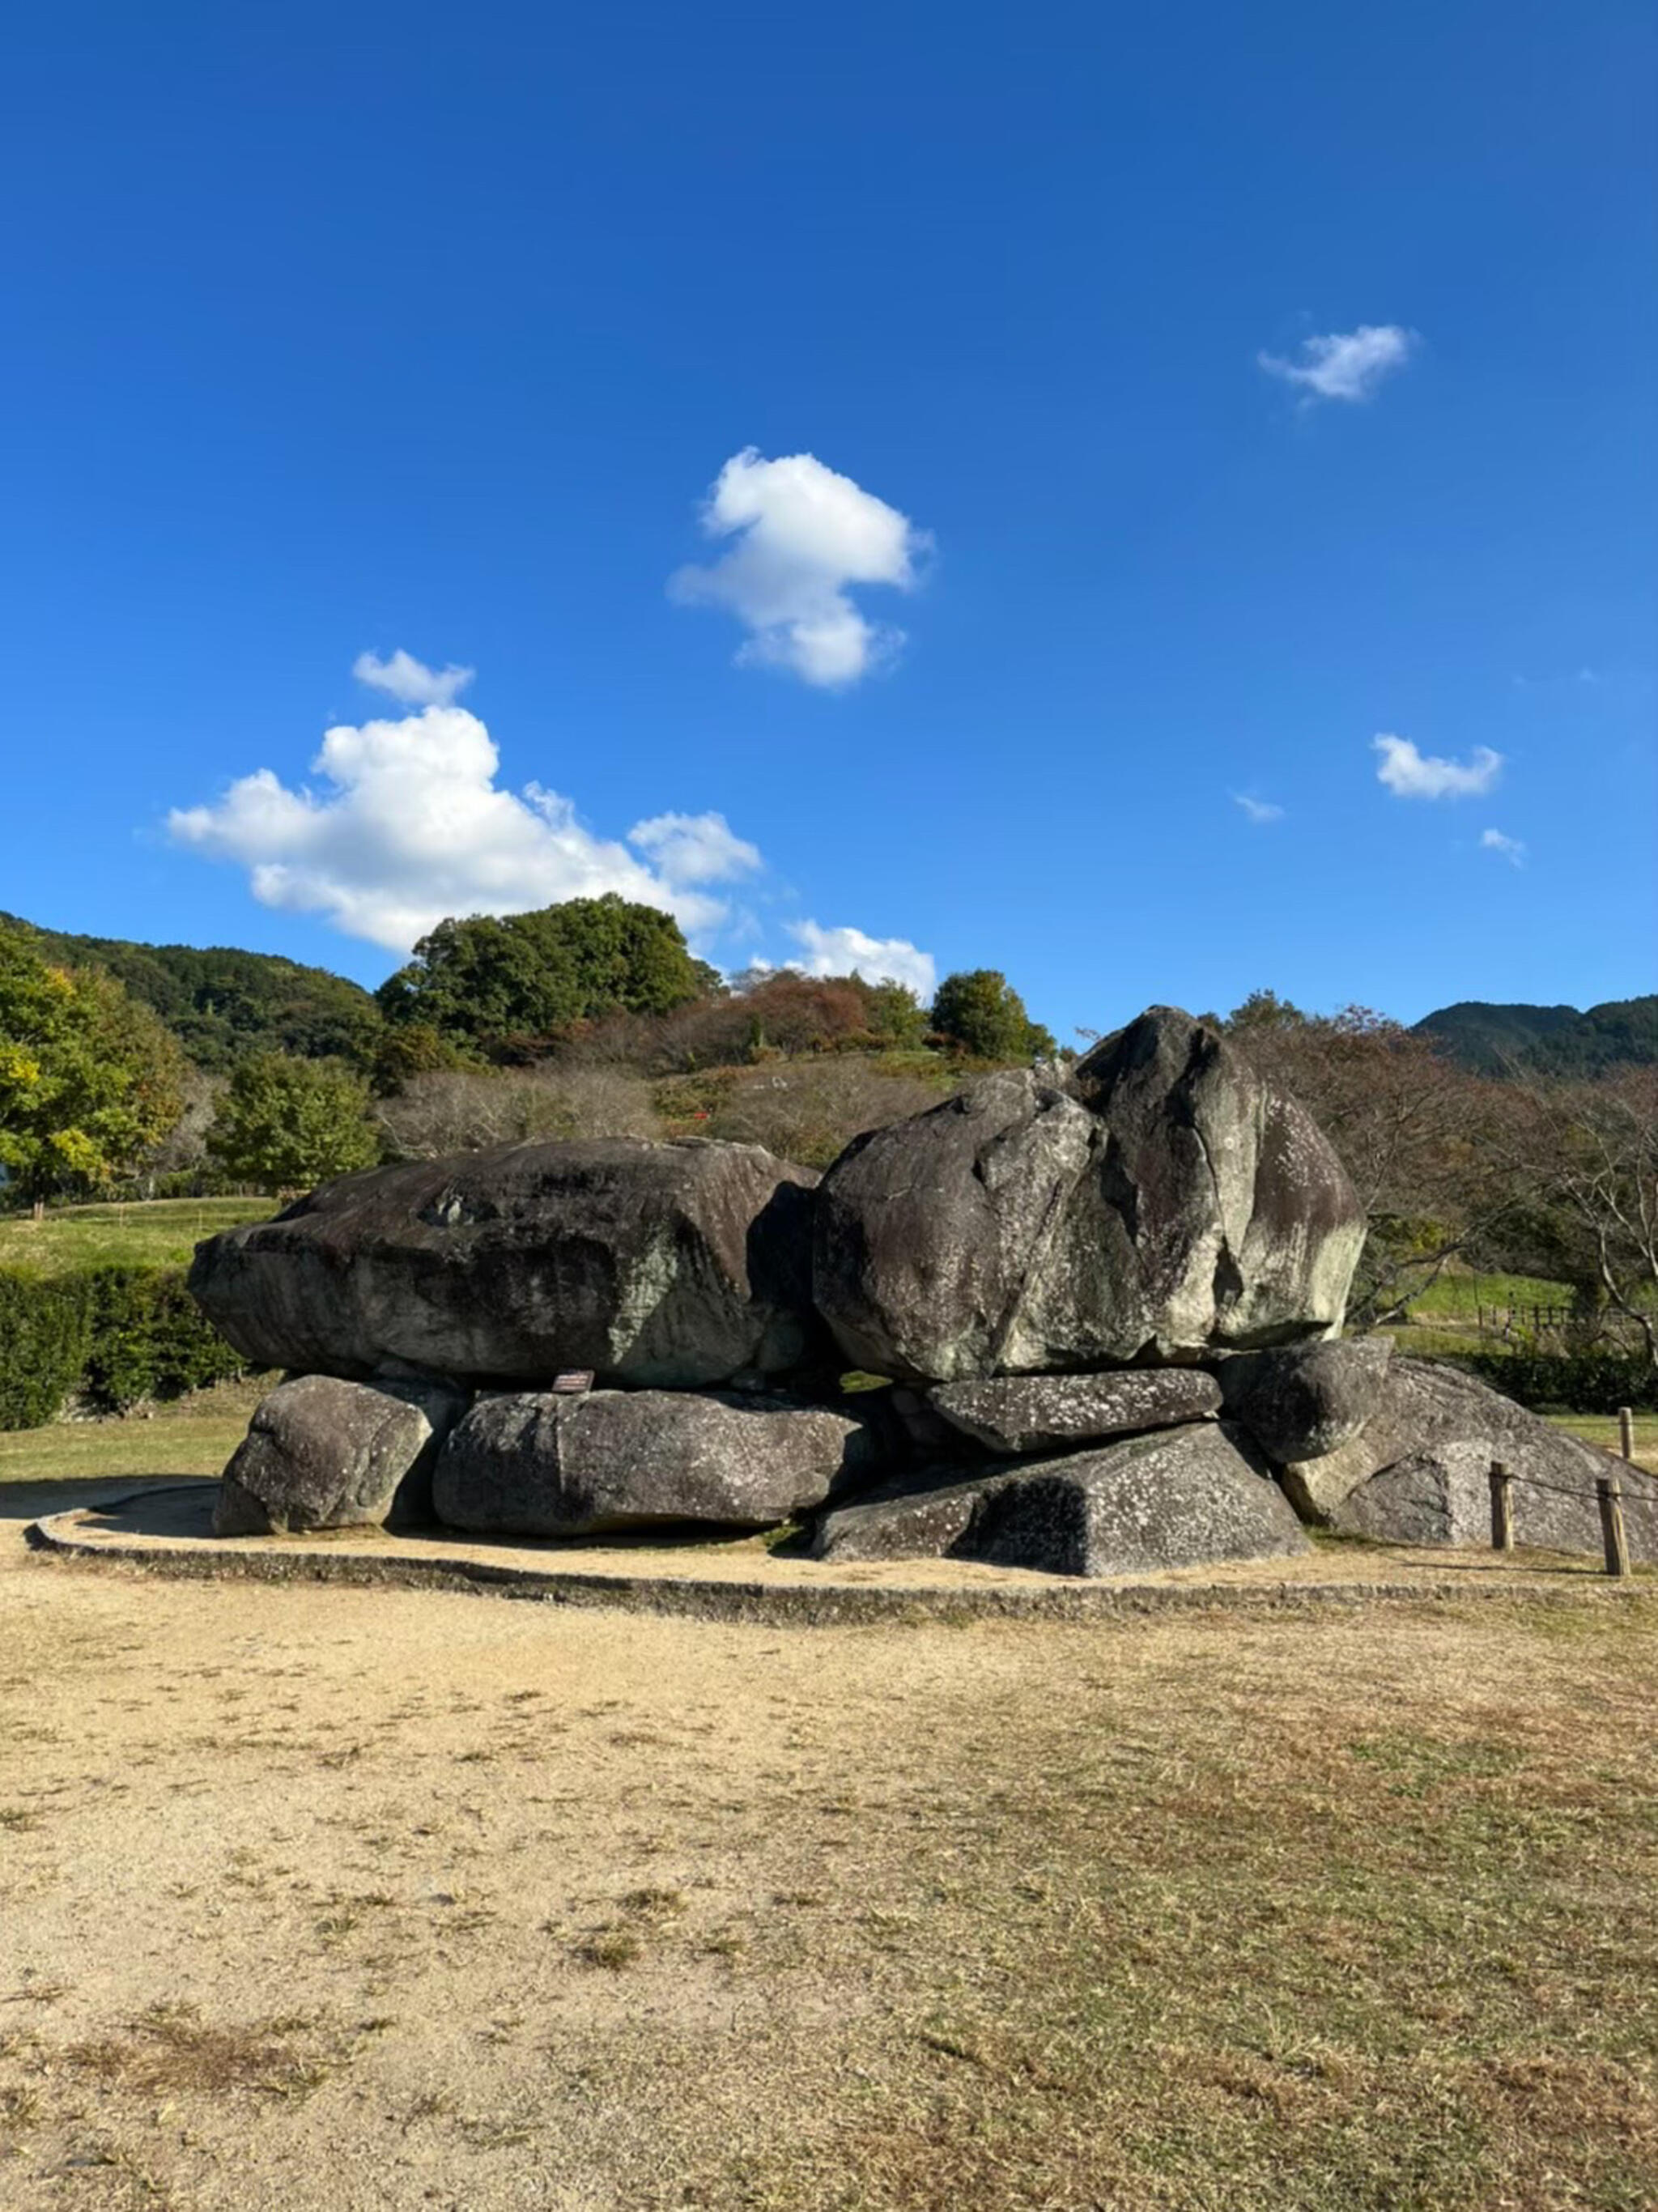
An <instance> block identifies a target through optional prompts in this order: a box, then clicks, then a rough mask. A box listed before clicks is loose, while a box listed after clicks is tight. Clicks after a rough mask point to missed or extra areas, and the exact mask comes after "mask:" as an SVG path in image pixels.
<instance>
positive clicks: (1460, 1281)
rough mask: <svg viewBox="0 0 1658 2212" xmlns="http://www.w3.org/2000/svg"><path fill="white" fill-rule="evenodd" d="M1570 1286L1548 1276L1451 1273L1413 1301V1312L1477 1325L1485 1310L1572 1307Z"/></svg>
mask: <svg viewBox="0 0 1658 2212" xmlns="http://www.w3.org/2000/svg"><path fill="white" fill-rule="evenodd" d="M1571 1302H1572V1291H1571V1285H1570V1283H1555V1282H1551V1281H1550V1280H1549V1279H1548V1278H1547V1277H1546V1276H1544V1275H1479V1274H1463V1273H1454V1272H1453V1271H1452V1270H1450V1269H1447V1270H1446V1272H1445V1273H1443V1274H1442V1276H1441V1277H1440V1278H1439V1279H1438V1281H1437V1282H1436V1283H1433V1284H1430V1285H1429V1287H1428V1288H1427V1289H1426V1290H1425V1291H1422V1292H1421V1293H1420V1294H1419V1295H1418V1297H1413V1298H1412V1300H1411V1302H1410V1303H1411V1311H1412V1313H1413V1314H1421V1315H1424V1316H1428V1317H1430V1318H1432V1319H1436V1320H1457V1321H1473V1318H1474V1316H1475V1315H1476V1314H1477V1312H1478V1311H1479V1308H1480V1307H1481V1306H1569V1305H1570V1304H1571Z"/></svg>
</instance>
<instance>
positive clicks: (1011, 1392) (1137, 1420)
mask: <svg viewBox="0 0 1658 2212" xmlns="http://www.w3.org/2000/svg"><path fill="white" fill-rule="evenodd" d="M929 1401H930V1403H931V1404H932V1406H933V1407H935V1408H936V1409H937V1410H938V1412H939V1413H942V1414H943V1415H944V1419H946V1420H947V1421H949V1422H950V1423H951V1424H953V1425H954V1426H955V1427H957V1428H958V1429H960V1430H961V1431H963V1433H964V1434H965V1435H967V1436H969V1437H974V1438H975V1439H976V1440H977V1442H979V1443H982V1444H985V1445H987V1446H988V1447H989V1449H991V1450H992V1451H995V1452H1002V1453H1013V1454H1018V1453H1022V1452H1023V1453H1029V1452H1041V1451H1057V1450H1060V1449H1063V1448H1064V1447H1065V1446H1066V1444H1074V1443H1087V1442H1088V1441H1089V1440H1090V1438H1092V1437H1110V1436H1132V1435H1134V1434H1136V1433H1137V1432H1138V1431H1141V1430H1144V1429H1166V1428H1175V1427H1178V1426H1179V1425H1181V1424H1182V1423H1185V1422H1187V1421H1200V1420H1203V1419H1206V1418H1208V1417H1209V1416H1210V1415H1212V1414H1215V1413H1219V1411H1220V1406H1221V1388H1220V1384H1219V1383H1217V1381H1216V1380H1215V1378H1214V1376H1212V1375H1208V1374H1206V1373H1205V1372H1204V1370H1202V1369H1201V1368H1200V1367H1140V1368H1134V1369H1132V1370H1126V1371H1123V1372H1120V1373H1117V1374H1103V1375H995V1376H987V1377H986V1378H985V1380H984V1381H982V1382H979V1383H939V1384H938V1386H937V1387H936V1388H935V1389H933V1390H932V1391H931V1392H930V1393H929Z"/></svg>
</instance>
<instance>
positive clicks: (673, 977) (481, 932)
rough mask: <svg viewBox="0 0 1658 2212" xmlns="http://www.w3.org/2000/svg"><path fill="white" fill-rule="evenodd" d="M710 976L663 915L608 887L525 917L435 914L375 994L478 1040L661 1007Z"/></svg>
mask: <svg viewBox="0 0 1658 2212" xmlns="http://www.w3.org/2000/svg"><path fill="white" fill-rule="evenodd" d="M718 982H719V978H718V977H717V976H716V975H714V970H713V969H710V968H708V966H706V965H705V963H703V962H701V961H700V960H696V959H694V958H693V957H691V954H690V951H689V949H688V947H687V945H686V943H685V940H684V938H683V936H682V935H681V933H680V929H679V925H678V923H677V921H675V920H674V919H673V917H672V915H666V914H661V913H659V912H658V910H657V909H656V908H654V907H649V906H641V905H638V904H636V903H635V902H632V901H629V900H628V899H624V898H622V897H620V896H617V894H616V892H614V891H607V892H606V893H605V894H604V896H603V897H602V898H591V899H567V900H565V901H564V902H562V904H561V905H558V906H547V907H541V908H537V910H536V911H535V912H533V913H531V914H510V915H472V916H471V919H470V920H468V921H454V920H450V921H440V923H439V924H438V926H437V927H436V928H435V929H434V930H433V932H432V933H431V934H430V935H429V936H428V937H423V938H422V939H421V941H420V943H419V944H418V945H416V947H415V957H414V958H413V959H412V960H411V961H410V963H408V965H407V966H406V967H404V968H399V969H398V971H397V973H396V974H395V975H390V976H388V977H387V978H386V981H385V982H384V983H382V984H381V986H380V990H379V992H378V993H377V994H376V995H377V996H378V998H379V1000H380V1008H381V1011H382V1012H383V1013H384V1014H385V1015H386V1018H387V1020H388V1021H392V1022H396V1023H399V1024H402V1023H404V1022H416V1021H417V1022H425V1023H428V1024H430V1025H431V1026H432V1027H433V1028H434V1029H435V1030H440V1032H442V1034H444V1035H445V1036H450V1037H454V1038H460V1039H466V1040H470V1041H471V1042H474V1043H479V1044H482V1043H485V1042H489V1041H491V1040H493V1039H495V1038H498V1037H506V1036H552V1035H554V1034H556V1032H558V1031H559V1030H568V1029H569V1028H571V1027H572V1026H573V1025H574V1024H576V1023H578V1022H587V1021H598V1020H602V1019H604V1017H606V1016H607V1015H614V1014H665V1013H668V1012H671V1010H672V1009H673V1008H674V1007H676V1006H688V1005H689V1004H691V1003H692V1002H693V1001H694V1000H698V999H702V998H706V997H708V995H709V994H710V992H711V990H712V989H714V988H715V987H717V986H718Z"/></svg>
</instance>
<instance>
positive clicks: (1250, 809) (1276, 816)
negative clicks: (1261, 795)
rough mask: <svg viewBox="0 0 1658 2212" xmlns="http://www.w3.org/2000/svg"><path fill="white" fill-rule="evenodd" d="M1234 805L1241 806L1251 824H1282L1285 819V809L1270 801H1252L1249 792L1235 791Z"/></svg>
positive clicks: (1233, 794)
mask: <svg viewBox="0 0 1658 2212" xmlns="http://www.w3.org/2000/svg"><path fill="white" fill-rule="evenodd" d="M1232 804H1233V805H1234V806H1241V807H1242V809H1243V811H1244V813H1245V815H1246V816H1247V817H1248V819H1249V820H1250V821H1251V822H1254V823H1264V822H1282V821H1283V819H1284V809H1283V808H1282V807H1281V806H1276V805H1273V803H1272V800H1271V799H1251V797H1250V796H1249V794H1248V792H1247V791H1235V792H1234V793H1232Z"/></svg>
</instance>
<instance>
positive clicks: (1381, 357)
mask: <svg viewBox="0 0 1658 2212" xmlns="http://www.w3.org/2000/svg"><path fill="white" fill-rule="evenodd" d="M1416 343H1417V339H1416V333H1415V332H1414V331H1407V330H1405V329H1403V328H1401V327H1400V325H1399V324H1397V323H1361V324H1360V325H1359V326H1358V328H1357V330H1356V331H1330V332H1328V333H1327V335H1326V336H1324V337H1310V338H1304V339H1303V341H1302V346H1301V355H1300V358H1299V359H1298V360H1295V361H1287V360H1285V359H1284V356H1282V355H1280V354H1272V353H1260V354H1257V355H1256V356H1255V358H1256V360H1257V361H1258V362H1260V366H1261V367H1262V368H1264V369H1265V370H1266V372H1267V374H1268V375H1270V376H1278V377H1281V378H1282V379H1283V380H1284V382H1285V383H1286V384H1293V385H1295V386H1297V388H1298V389H1299V390H1300V391H1301V392H1303V394H1304V395H1305V396H1306V397H1307V398H1309V399H1347V400H1358V399H1368V398H1370V395H1371V393H1372V392H1375V391H1376V387H1377V386H1378V385H1380V384H1381V383H1382V380H1383V379H1384V378H1386V377H1388V376H1391V375H1392V374H1393V373H1394V370H1395V369H1399V368H1403V367H1404V366H1405V363H1406V362H1407V361H1408V360H1409V359H1410V356H1411V354H1412V351H1413V349H1414V348H1415V346H1416Z"/></svg>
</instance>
